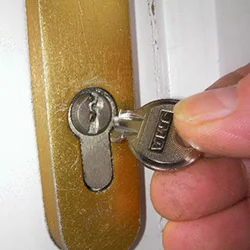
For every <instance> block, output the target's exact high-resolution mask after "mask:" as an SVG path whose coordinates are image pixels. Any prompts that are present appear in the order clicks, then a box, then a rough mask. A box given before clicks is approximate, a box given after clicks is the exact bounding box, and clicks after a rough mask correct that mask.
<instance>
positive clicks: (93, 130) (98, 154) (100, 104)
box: [68, 87, 117, 191]
mask: <svg viewBox="0 0 250 250" xmlns="http://www.w3.org/2000/svg"><path fill="white" fill-rule="evenodd" d="M116 114H117V107H116V103H115V101H114V99H113V98H112V96H111V95H110V94H109V93H108V92H106V91H105V90H104V89H101V88H95V87H93V88H87V89H84V90H83V91H81V92H80V93H79V94H77V95H76V97H75V98H74V100H73V102H72V104H71V106H70V109H69V116H68V120H69V125H70V128H71V130H72V131H73V133H74V134H75V135H76V136H77V137H78V138H79V139H80V142H81V151H82V161H83V174H84V181H85V183H86V185H87V186H88V187H89V188H90V189H91V190H93V191H101V190H104V189H106V188H107V187H108V186H109V185H110V184H111V182H112V180H113V163H112V152H111V145H110V131H111V129H112V128H113V123H112V119H113V117H114V116H115V115H116Z"/></svg>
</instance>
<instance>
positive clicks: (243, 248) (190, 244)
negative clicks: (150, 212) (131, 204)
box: [151, 64, 250, 250]
mask: <svg viewBox="0 0 250 250" xmlns="http://www.w3.org/2000/svg"><path fill="white" fill-rule="evenodd" d="M174 114H175V118H174V119H175V120H174V121H175V126H176V128H177V130H178V132H179V134H180V136H181V137H182V138H183V139H184V140H185V141H187V142H188V143H189V144H191V145H192V146H193V147H195V148H197V149H198V150H200V151H202V152H205V153H207V154H209V155H213V156H216V157H211V156H210V157H207V158H204V159H201V160H199V161H197V162H196V163H194V164H192V165H191V166H190V167H188V168H186V169H184V170H182V171H178V172H166V173H160V172H157V173H155V174H154V176H153V179H152V183H151V198H152V201H153V204H154V207H155V209H156V211H157V212H158V213H159V214H160V215H162V216H163V217H165V218H167V219H169V223H168V224H167V226H166V228H165V230H164V233H163V245H164V248H165V249H167V250H183V249H185V250H189V249H191V250H195V249H199V250H201V249H206V250H210V249H211V250H217V249H218V250H247V249H250V200H249V197H250V64H248V65H247V66H245V67H243V68H240V69H238V70H237V71H235V72H233V73H230V74H229V75H227V76H224V77H223V78H221V79H220V80H219V81H218V82H216V83H215V84H214V85H212V86H211V87H210V88H209V90H208V91H205V92H203V93H200V94H197V95H195V96H193V97H190V98H187V99H185V100H183V101H181V102H179V103H178V104H177V105H176V107H175V111H174Z"/></svg>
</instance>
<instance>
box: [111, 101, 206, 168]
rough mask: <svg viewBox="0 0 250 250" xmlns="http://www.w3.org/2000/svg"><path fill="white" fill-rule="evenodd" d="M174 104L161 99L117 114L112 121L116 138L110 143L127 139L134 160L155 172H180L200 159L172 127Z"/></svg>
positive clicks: (199, 155) (174, 102) (197, 152)
mask: <svg viewBox="0 0 250 250" xmlns="http://www.w3.org/2000/svg"><path fill="white" fill-rule="evenodd" d="M177 102H178V101H177V100H173V99H162V100H157V101H153V102H150V103H148V104H146V105H144V106H143V107H141V108H139V109H137V110H135V111H131V110H126V111H124V110H120V112H119V115H118V116H117V117H114V119H113V122H114V128H115V131H116V132H117V133H118V134H119V136H118V137H113V139H112V140H113V142H120V141H121V140H122V139H127V140H128V142H129V146H130V149H131V150H132V152H133V153H134V155H135V156H136V158H137V159H138V160H139V161H140V162H142V163H143V164H144V165H145V166H146V167H148V168H150V169H152V170H156V171H170V170H178V169H182V168H184V167H186V166H188V165H190V164H191V163H193V162H194V161H196V160H197V159H199V158H200V157H201V155H202V153H201V152H199V151H197V150H196V149H194V148H192V147H191V146H189V145H187V144H185V142H184V141H183V140H182V139H181V137H180V136H179V135H178V133H177V132H176V129H175V127H174V124H173V109H174V105H175V104H176V103H177Z"/></svg>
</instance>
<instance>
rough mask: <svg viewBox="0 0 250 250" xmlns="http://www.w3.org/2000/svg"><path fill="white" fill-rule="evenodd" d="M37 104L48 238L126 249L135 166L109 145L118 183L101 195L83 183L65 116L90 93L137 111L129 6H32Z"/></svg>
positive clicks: (41, 2) (60, 2) (122, 147)
mask: <svg viewBox="0 0 250 250" xmlns="http://www.w3.org/2000/svg"><path fill="white" fill-rule="evenodd" d="M26 5H27V17H28V34H29V46H30V62H31V71H32V89H33V102H34V112H35V122H36V132H37V142H38V151H39V160H40V169H41V179H42V187H43V197H44V204H45V213H46V218H47V224H48V228H49V231H50V234H51V237H52V238H53V239H54V241H55V243H56V244H57V245H58V246H59V247H60V248H61V249H74V250H78V249H89V250H90V249H93V250H98V249H109V250H110V249H119V250H121V249H129V247H130V246H131V245H132V244H133V242H134V241H135V239H136V237H137V234H138V231H139V228H140V191H139V169H138V166H137V165H138V163H137V161H136V159H135V158H134V156H133V154H132V153H131V152H130V150H129V148H128V145H127V143H126V142H124V143H121V144H112V155H113V166H114V179H113V182H112V184H111V185H110V187H109V188H108V189H106V190H105V191H103V192H98V193H95V192H92V191H90V190H89V189H88V188H87V187H86V185H85V184H84V182H83V170H82V165H83V167H84V162H82V160H81V149H80V143H79V140H78V139H77V138H76V137H75V136H74V135H73V133H72V132H71V130H70V128H69V125H68V120H67V114H68V110H69V107H70V103H71V101H72V99H73V98H74V96H75V95H76V94H77V93H78V92H79V91H81V90H83V89H85V88H88V87H100V88H103V89H105V90H107V91H108V92H109V93H111V95H112V96H113V97H114V99H115V100H116V103H117V106H118V108H121V109H125V110H127V109H133V107H134V91H133V78H132V59H131V41H130V27H129V1H128V0H109V1H103V0H53V1H51V0H27V2H26Z"/></svg>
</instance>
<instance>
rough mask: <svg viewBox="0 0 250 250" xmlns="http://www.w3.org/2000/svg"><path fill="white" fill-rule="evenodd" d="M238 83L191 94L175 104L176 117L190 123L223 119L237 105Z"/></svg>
mask: <svg viewBox="0 0 250 250" xmlns="http://www.w3.org/2000/svg"><path fill="white" fill-rule="evenodd" d="M237 104H238V94H237V85H233V86H229V87H225V88H218V89H211V90H208V91H205V92H203V93H200V94H197V95H194V96H191V97H189V98H187V99H184V100H182V101H180V102H178V103H177V104H176V105H175V109H174V114H175V118H176V119H180V120H185V121H186V122H190V123H204V122H207V121H212V120H217V119H222V118H224V117H226V116H228V115H230V114H231V113H232V112H233V111H234V110H235V109H236V107H237Z"/></svg>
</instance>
